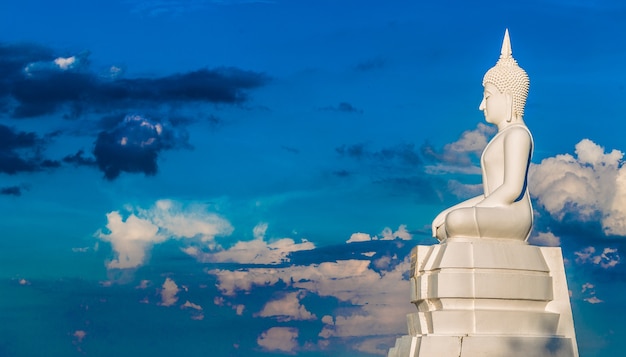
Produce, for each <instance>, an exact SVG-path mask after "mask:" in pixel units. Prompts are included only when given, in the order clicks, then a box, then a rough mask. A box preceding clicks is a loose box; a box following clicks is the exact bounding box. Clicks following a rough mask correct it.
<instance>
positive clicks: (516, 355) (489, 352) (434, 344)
mask: <svg viewBox="0 0 626 357" xmlns="http://www.w3.org/2000/svg"><path fill="white" fill-rule="evenodd" d="M574 349H575V345H574V343H573V341H572V339H571V338H568V337H560V336H551V337H543V336H504V335H502V336H433V335H429V336H403V337H401V338H398V339H397V340H396V345H395V346H394V347H392V348H391V349H390V350H389V354H388V355H387V356H388V357H485V356H498V357H503V356H506V357H534V356H536V357H572V356H575V355H577V354H578V353H577V352H576V351H575V350H574Z"/></svg>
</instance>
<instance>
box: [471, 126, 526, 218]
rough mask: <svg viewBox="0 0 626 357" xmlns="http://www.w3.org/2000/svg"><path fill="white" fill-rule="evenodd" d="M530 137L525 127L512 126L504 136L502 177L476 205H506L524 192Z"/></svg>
mask: <svg viewBox="0 0 626 357" xmlns="http://www.w3.org/2000/svg"><path fill="white" fill-rule="evenodd" d="M531 140H532V139H531V138H530V135H529V133H528V131H526V129H523V128H519V129H518V128H513V129H510V131H509V132H508V133H506V137H504V167H503V169H504V179H503V182H502V184H501V185H500V186H499V187H498V188H496V189H495V190H494V191H493V192H491V193H490V194H489V195H488V196H486V197H485V199H484V200H482V201H481V202H479V203H478V204H476V207H499V206H508V205H510V204H512V203H513V202H515V201H516V200H517V199H518V198H519V197H520V196H522V195H523V194H524V191H525V189H526V177H527V174H528V173H527V170H528V165H529V162H530V153H531V150H532V141H531Z"/></svg>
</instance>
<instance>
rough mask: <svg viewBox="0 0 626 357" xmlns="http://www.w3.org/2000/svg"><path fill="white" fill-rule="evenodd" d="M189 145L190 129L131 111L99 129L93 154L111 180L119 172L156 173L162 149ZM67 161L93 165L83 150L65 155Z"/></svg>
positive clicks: (98, 164)
mask: <svg viewBox="0 0 626 357" xmlns="http://www.w3.org/2000/svg"><path fill="white" fill-rule="evenodd" d="M185 146H187V147H188V146H189V145H188V144H187V133H186V131H184V130H182V129H181V130H175V129H174V128H173V127H171V126H169V125H168V123H163V122H161V121H159V120H156V119H150V118H147V117H144V116H141V115H128V116H126V117H125V118H124V120H122V121H121V122H120V123H119V124H118V125H117V126H116V127H115V128H113V129H111V130H105V131H102V132H100V134H99V135H98V138H97V139H96V143H95V148H94V151H93V154H94V156H95V163H96V164H97V166H98V168H99V169H100V171H102V172H103V173H104V177H105V178H106V179H108V180H113V179H115V178H117V177H118V176H119V175H120V173H122V172H128V173H143V174H145V175H148V176H150V175H155V174H156V173H157V171H158V163H157V159H158V155H159V154H160V153H161V152H162V151H163V150H169V149H174V148H178V147H185ZM64 161H66V162H72V163H75V164H83V165H92V164H93V161H92V160H91V159H88V158H84V157H83V156H82V152H80V151H79V152H78V153H77V154H76V155H73V156H69V157H66V158H65V159H64Z"/></svg>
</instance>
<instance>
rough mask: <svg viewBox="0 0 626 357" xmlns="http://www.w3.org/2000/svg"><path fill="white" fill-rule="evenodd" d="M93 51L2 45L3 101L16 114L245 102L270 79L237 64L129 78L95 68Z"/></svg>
mask: <svg viewBox="0 0 626 357" xmlns="http://www.w3.org/2000/svg"><path fill="white" fill-rule="evenodd" d="M88 55H89V54H88V53H82V54H79V55H76V56H68V57H60V56H54V55H53V54H52V51H51V50H48V49H45V48H42V47H36V46H7V45H0V75H1V78H2V79H0V103H4V106H7V105H10V107H11V109H12V113H11V115H12V116H13V117H16V118H25V117H36V116H40V115H45V114H52V113H56V112H58V111H61V110H64V111H65V112H66V113H67V112H69V114H67V115H68V116H72V117H75V116H80V115H81V114H82V113H84V112H86V111H92V110H107V111H111V110H116V109H118V110H119V109H126V108H131V107H137V106H148V105H150V106H154V105H159V104H163V103H176V102H206V103H225V104H241V103H243V102H245V101H246V100H247V99H248V96H247V92H246V91H247V90H250V89H254V88H257V87H260V86H262V85H264V84H266V83H267V82H268V77H267V76H265V75H264V74H261V73H257V72H252V71H244V70H241V69H237V68H232V67H222V68H214V69H200V70H197V71H192V72H186V73H180V74H173V75H169V76H164V77H157V78H128V79H124V78H119V77H120V76H119V75H117V74H119V73H120V71H111V73H115V74H116V75H115V76H113V75H107V76H103V75H99V74H97V73H94V72H92V71H90V70H89V60H88ZM112 68H114V69H117V67H112ZM111 73H109V74H111Z"/></svg>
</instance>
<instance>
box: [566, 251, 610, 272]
mask: <svg viewBox="0 0 626 357" xmlns="http://www.w3.org/2000/svg"><path fill="white" fill-rule="evenodd" d="M574 254H575V255H576V263H579V264H586V263H589V264H593V265H598V266H600V267H602V268H604V269H608V268H613V267H614V266H616V265H617V264H619V262H620V256H619V254H618V252H617V249H615V248H608V247H607V248H604V249H603V250H602V252H601V253H597V252H596V248H594V247H586V248H584V249H582V250H580V251H577V252H575V253H574Z"/></svg>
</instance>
